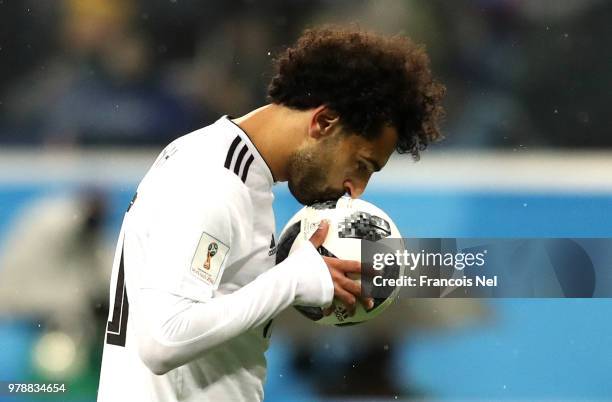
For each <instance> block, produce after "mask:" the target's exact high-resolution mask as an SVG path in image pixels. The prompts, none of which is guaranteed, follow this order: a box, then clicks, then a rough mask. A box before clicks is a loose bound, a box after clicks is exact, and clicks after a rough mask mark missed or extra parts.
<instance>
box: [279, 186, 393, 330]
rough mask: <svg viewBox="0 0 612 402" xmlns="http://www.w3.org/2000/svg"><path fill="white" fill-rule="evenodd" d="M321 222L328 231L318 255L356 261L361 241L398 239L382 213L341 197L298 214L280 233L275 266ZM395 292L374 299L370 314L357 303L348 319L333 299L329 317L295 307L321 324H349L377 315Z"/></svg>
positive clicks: (371, 207) (340, 306) (306, 208)
mask: <svg viewBox="0 0 612 402" xmlns="http://www.w3.org/2000/svg"><path fill="white" fill-rule="evenodd" d="M323 219H327V220H328V221H329V223H330V229H329V232H328V235H327V238H326V239H325V241H324V242H323V245H322V246H321V247H319V249H318V251H319V253H320V254H321V255H326V256H330V257H336V258H341V259H345V260H356V261H360V260H361V244H362V240H369V241H372V242H376V241H378V240H380V239H383V238H401V234H400V232H399V230H398V229H397V227H396V226H395V224H394V223H393V221H392V220H391V219H390V218H389V216H388V215H387V214H386V213H385V212H384V211H382V210H380V209H379V208H377V207H376V206H374V205H372V204H370V203H368V202H366V201H363V200H358V199H351V198H348V197H342V198H340V199H339V200H337V201H326V202H323V203H317V204H313V205H311V206H309V207H304V208H302V209H301V210H300V211H298V213H296V214H295V215H294V216H293V217H292V218H291V219H290V220H289V222H288V223H287V225H286V226H285V228H284V229H283V231H282V233H281V236H280V239H279V241H278V244H277V253H276V263H277V264H278V263H280V262H282V261H283V260H284V259H285V258H287V256H288V255H289V254H290V253H291V252H293V250H295V249H296V248H298V247H299V246H300V245H301V244H302V242H304V241H309V238H310V236H311V234H312V232H313V230H314V228H313V224H316V225H318V222H320V221H321V220H323ZM398 272H399V271H398ZM401 274H403V271H402V272H400V275H401ZM352 279H353V280H357V281H359V275H356V276H353V277H352ZM398 290H399V289H395V290H394V291H393V292H392V293H391V294H390V295H389V296H388V297H385V298H375V299H374V307H373V308H372V309H371V310H370V311H366V310H365V308H364V307H363V306H362V305H361V304H358V305H357V309H356V312H355V315H353V316H352V317H349V316H348V312H347V310H346V308H345V307H344V305H342V303H341V302H339V301H337V300H334V312H333V314H331V315H329V316H327V317H326V316H324V315H323V311H322V309H321V308H319V307H309V306H295V308H296V309H297V310H298V311H299V312H300V313H301V314H303V315H304V316H306V317H308V318H309V319H311V320H313V321H315V322H317V323H320V324H323V325H337V326H343V325H353V324H357V323H360V322H363V321H367V320H369V319H372V318H374V317H375V316H377V315H378V314H380V313H381V312H382V311H383V310H384V309H385V308H386V307H387V306H388V305H389V304H390V303H391V302H392V300H393V298H394V297H395V296H396V294H397V291H398Z"/></svg>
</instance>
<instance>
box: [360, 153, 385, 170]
mask: <svg viewBox="0 0 612 402" xmlns="http://www.w3.org/2000/svg"><path fill="white" fill-rule="evenodd" d="M363 159H365V160H366V161H368V162H370V163H371V164H372V166H373V167H374V171H375V172H380V169H381V167H380V165H379V164H378V162H376V160H374V159H372V158H370V157H368V156H363Z"/></svg>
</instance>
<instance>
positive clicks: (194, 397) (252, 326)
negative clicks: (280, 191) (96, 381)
mask: <svg viewBox="0 0 612 402" xmlns="http://www.w3.org/2000/svg"><path fill="white" fill-rule="evenodd" d="M273 183H274V181H273V177H272V174H271V171H270V169H269V168H268V166H267V165H266V162H265V161H264V159H263V158H262V157H261V155H260V154H259V152H258V151H257V149H256V148H255V146H254V145H253V144H252V143H251V141H250V140H249V137H248V136H247V135H246V133H245V132H243V131H242V130H241V129H240V127H239V126H237V125H236V124H235V123H233V122H232V121H231V120H230V119H229V118H228V117H226V116H224V117H222V118H221V119H219V120H218V121H217V122H215V123H214V124H212V125H210V126H208V127H205V128H202V129H200V130H197V131H195V132H193V133H190V134H188V135H185V136H183V137H181V138H179V139H177V140H175V141H174V142H172V143H171V144H170V145H168V146H167V147H166V148H165V149H164V151H163V152H162V153H161V154H160V156H159V157H158V158H157V160H156V161H155V163H154V164H153V166H152V167H151V169H150V170H149V172H148V173H147V175H146V176H145V178H144V179H143V180H142V182H141V183H140V185H139V186H138V190H137V193H136V195H135V196H134V199H133V200H132V203H131V204H130V207H129V208H128V211H127V212H126V214H125V218H124V221H123V225H122V228H121V233H120V237H119V242H118V244H117V249H116V254H115V262H114V266H113V274H112V279H111V286H110V302H111V303H110V304H111V309H110V312H109V318H108V326H107V332H106V337H105V345H104V354H103V359H102V369H101V375H100V385H99V390H98V402H110V401H112V402H117V401H164V402H170V401H209V400H210V401H225V400H228V401H257V400H262V399H263V383H264V381H265V376H266V361H265V357H264V352H265V351H266V349H267V348H268V342H269V338H270V332H271V331H270V327H271V322H272V318H273V317H274V316H275V315H276V314H278V313H279V312H280V311H281V310H283V309H284V308H286V307H288V306H289V305H291V304H294V303H297V302H299V303H300V304H309V305H321V306H323V305H328V304H329V303H330V302H331V299H332V297H333V284H332V282H331V277H330V275H329V272H328V270H327V267H326V266H325V264H324V262H323V260H322V259H321V258H320V257H319V255H318V254H317V253H316V250H315V249H314V247H313V246H312V245H310V246H305V247H303V248H302V250H298V252H297V253H295V254H294V255H295V257H294V258H293V259H292V258H288V259H287V260H285V262H283V263H281V264H279V265H277V266H275V255H274V254H275V240H274V227H275V224H274V214H273V210H272V201H273V198H274V196H273V193H272V185H273ZM307 243H309V242H307ZM309 244H310V243H309ZM292 256H293V255H292Z"/></svg>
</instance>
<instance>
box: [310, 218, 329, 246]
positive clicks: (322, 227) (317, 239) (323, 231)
mask: <svg viewBox="0 0 612 402" xmlns="http://www.w3.org/2000/svg"><path fill="white" fill-rule="evenodd" d="M328 231H329V222H328V221H326V220H322V221H321V222H319V228H318V229H317V231H316V232H314V234H313V235H312V236H311V237H310V242H311V243H312V245H313V246H315V248H318V247H319V246H321V245H322V244H323V242H324V241H325V238H326V237H327V232H328Z"/></svg>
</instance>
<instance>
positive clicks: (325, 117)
mask: <svg viewBox="0 0 612 402" xmlns="http://www.w3.org/2000/svg"><path fill="white" fill-rule="evenodd" d="M339 124H340V116H338V113H336V112H334V111H333V110H331V109H329V108H328V107H327V106H325V105H321V106H319V107H317V108H316V109H313V111H312V115H311V118H310V125H309V127H308V136H309V137H311V138H315V139H319V138H322V137H326V136H328V135H330V134H332V133H333V132H334V130H335V129H336V127H338V125H339Z"/></svg>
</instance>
